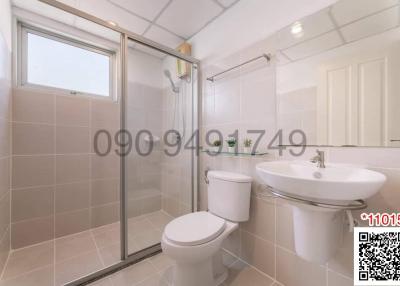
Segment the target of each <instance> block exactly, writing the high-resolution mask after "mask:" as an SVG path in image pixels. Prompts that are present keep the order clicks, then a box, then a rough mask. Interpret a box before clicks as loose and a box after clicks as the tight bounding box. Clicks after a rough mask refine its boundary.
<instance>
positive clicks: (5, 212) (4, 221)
mask: <svg viewBox="0 0 400 286" xmlns="http://www.w3.org/2000/svg"><path fill="white" fill-rule="evenodd" d="M9 227H10V193H7V194H6V195H4V196H3V197H2V198H1V199H0V240H1V239H2V238H3V236H4V234H5V232H6V231H7V229H8V228H9ZM0 269H1V268H0Z"/></svg>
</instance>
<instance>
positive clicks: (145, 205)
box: [140, 195, 161, 214]
mask: <svg viewBox="0 0 400 286" xmlns="http://www.w3.org/2000/svg"><path fill="white" fill-rule="evenodd" d="M140 201H141V204H142V214H148V213H152V212H155V211H159V210H161V195H158V196H151V197H147V198H143V199H141V200H140Z"/></svg>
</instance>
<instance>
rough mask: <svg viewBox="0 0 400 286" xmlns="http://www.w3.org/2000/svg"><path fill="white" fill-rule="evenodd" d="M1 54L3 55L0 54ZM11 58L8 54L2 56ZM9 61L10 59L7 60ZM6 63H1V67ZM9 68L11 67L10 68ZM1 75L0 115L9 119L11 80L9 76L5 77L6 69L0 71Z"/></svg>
mask: <svg viewBox="0 0 400 286" xmlns="http://www.w3.org/2000/svg"><path fill="white" fill-rule="evenodd" d="M2 56H3V55H2ZM7 57H10V58H11V55H10V54H7V55H4V56H3V57H2V58H3V59H6V58H7ZM9 62H11V61H9ZM6 66H7V64H3V65H2V67H6ZM10 70H11V68H10ZM1 72H2V75H3V76H1V77H0V94H1V96H0V114H1V115H0V117H2V118H4V119H7V120H9V119H10V117H11V99H12V86H11V85H12V82H11V78H7V76H6V73H7V71H1Z"/></svg>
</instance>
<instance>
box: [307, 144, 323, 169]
mask: <svg viewBox="0 0 400 286" xmlns="http://www.w3.org/2000/svg"><path fill="white" fill-rule="evenodd" d="M310 162H312V163H317V167H318V168H325V152H324V151H320V150H318V149H317V155H316V156H314V157H312V158H311V159H310Z"/></svg>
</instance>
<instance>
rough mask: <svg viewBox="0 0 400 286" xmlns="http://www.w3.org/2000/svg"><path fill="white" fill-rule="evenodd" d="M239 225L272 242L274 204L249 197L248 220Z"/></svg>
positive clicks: (273, 237)
mask: <svg viewBox="0 0 400 286" xmlns="http://www.w3.org/2000/svg"><path fill="white" fill-rule="evenodd" d="M241 227H242V228H243V229H244V230H246V231H247V232H250V233H253V234H255V235H257V236H259V237H261V238H262V239H265V240H268V241H270V242H274V241H275V204H274V203H270V202H267V201H264V200H262V199H259V198H257V197H254V196H253V197H252V198H251V207H250V220H249V221H248V222H245V223H243V224H242V225H241Z"/></svg>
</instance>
